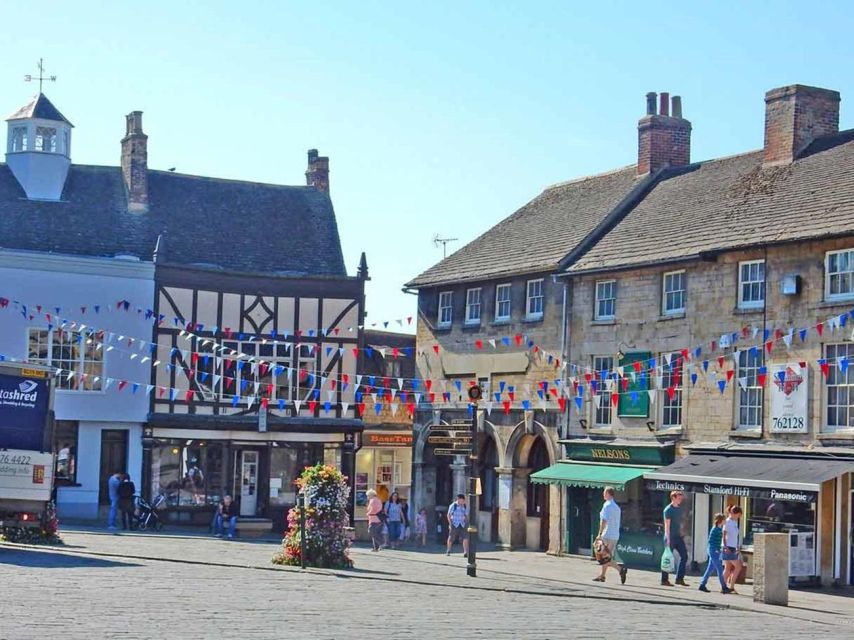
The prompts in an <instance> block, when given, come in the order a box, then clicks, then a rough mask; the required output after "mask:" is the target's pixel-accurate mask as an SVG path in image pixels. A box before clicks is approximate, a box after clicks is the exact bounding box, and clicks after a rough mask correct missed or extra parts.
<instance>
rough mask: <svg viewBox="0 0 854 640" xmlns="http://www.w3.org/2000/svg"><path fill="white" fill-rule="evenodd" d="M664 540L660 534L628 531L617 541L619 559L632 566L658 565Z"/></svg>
mask: <svg viewBox="0 0 854 640" xmlns="http://www.w3.org/2000/svg"><path fill="white" fill-rule="evenodd" d="M663 551H664V542H663V540H662V538H661V537H660V536H655V535H649V534H644V533H637V532H632V531H629V532H626V533H623V534H622V535H621V536H620V541H619V542H618V543H617V559H618V560H621V561H622V562H624V563H625V564H626V565H628V566H630V567H656V568H657V567H658V566H659V564H660V562H661V553H662V552H663Z"/></svg>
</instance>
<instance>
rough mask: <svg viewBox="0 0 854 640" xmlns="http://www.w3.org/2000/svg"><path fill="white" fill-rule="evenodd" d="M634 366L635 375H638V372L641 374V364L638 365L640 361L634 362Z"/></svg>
mask: <svg viewBox="0 0 854 640" xmlns="http://www.w3.org/2000/svg"><path fill="white" fill-rule="evenodd" d="M634 366H635V371H636V372H637V373H640V372H641V363H640V360H636V361H635V363H634Z"/></svg>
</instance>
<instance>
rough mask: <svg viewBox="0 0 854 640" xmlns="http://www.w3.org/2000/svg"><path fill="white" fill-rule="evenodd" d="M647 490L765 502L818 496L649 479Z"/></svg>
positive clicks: (801, 499) (786, 491) (808, 500)
mask: <svg viewBox="0 0 854 640" xmlns="http://www.w3.org/2000/svg"><path fill="white" fill-rule="evenodd" d="M645 485H646V488H647V489H652V490H653V491H685V492H690V493H705V494H707V495H713V496H737V497H739V498H762V499H765V500H781V501H788V502H815V501H816V499H817V497H818V496H817V494H816V493H815V492H812V491H791V490H786V489H768V488H765V487H746V486H743V485H737V484H710V483H707V482H704V483H695V482H681V481H679V480H654V479H648V480H647V481H646V483H645Z"/></svg>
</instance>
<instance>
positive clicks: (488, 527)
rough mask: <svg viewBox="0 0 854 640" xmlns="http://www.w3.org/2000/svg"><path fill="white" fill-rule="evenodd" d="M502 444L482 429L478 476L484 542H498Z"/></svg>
mask: <svg viewBox="0 0 854 640" xmlns="http://www.w3.org/2000/svg"><path fill="white" fill-rule="evenodd" d="M500 453H501V450H500V445H499V440H498V438H497V436H495V435H490V433H489V432H488V431H486V430H483V431H481V433H480V434H479V437H478V443H477V456H478V465H479V470H478V476H479V477H480V489H481V493H480V496H479V503H478V504H479V510H478V520H477V523H478V536H479V539H480V540H481V541H482V542H486V543H493V544H495V543H497V542H498V517H499V510H498V498H499V496H498V492H499V484H498V472H497V471H496V470H497V469H500V468H501V464H500Z"/></svg>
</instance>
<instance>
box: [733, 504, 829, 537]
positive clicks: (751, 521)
mask: <svg viewBox="0 0 854 640" xmlns="http://www.w3.org/2000/svg"><path fill="white" fill-rule="evenodd" d="M747 502H748V503H749V504H748V507H747V509H746V511H747V520H746V522H745V521H744V518H742V522H741V535H742V536H743V538H744V544H747V545H751V544H753V536H754V534H757V533H789V532H790V531H798V532H801V533H809V532H815V511H814V510H813V509H812V507H813V506H814V505H811V504H810V503H808V502H790V501H787V500H765V499H762V498H751V499H750V500H748V501H747Z"/></svg>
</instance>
